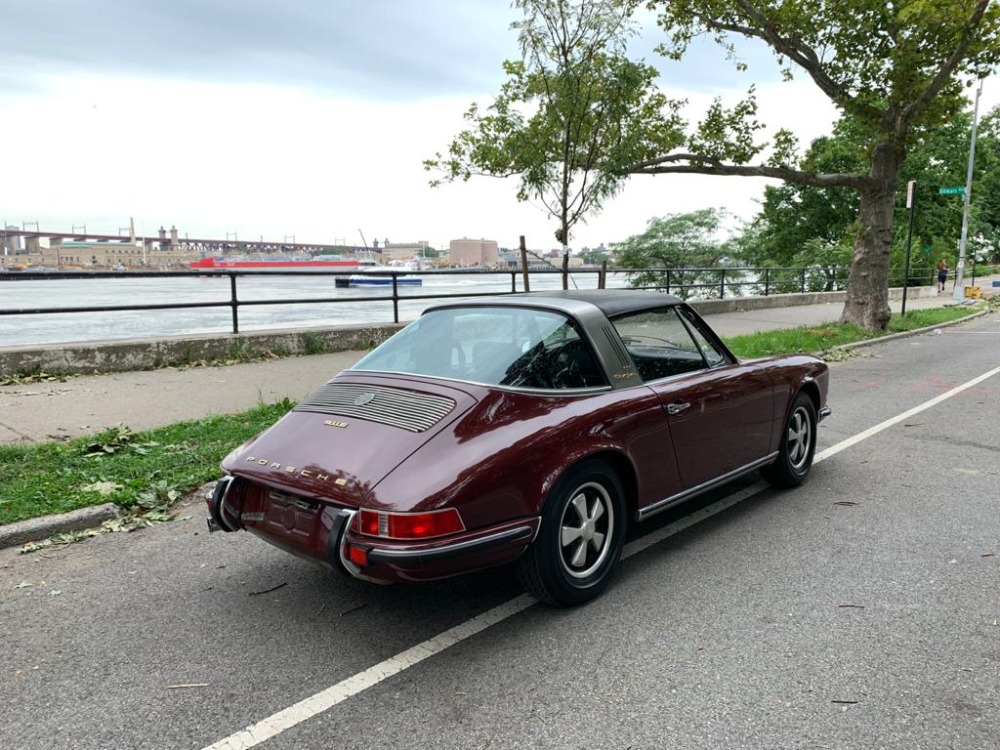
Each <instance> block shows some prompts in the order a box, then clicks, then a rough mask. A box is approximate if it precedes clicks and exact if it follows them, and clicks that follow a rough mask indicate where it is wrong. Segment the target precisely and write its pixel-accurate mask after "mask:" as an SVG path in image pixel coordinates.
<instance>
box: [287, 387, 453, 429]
mask: <svg viewBox="0 0 1000 750" xmlns="http://www.w3.org/2000/svg"><path fill="white" fill-rule="evenodd" d="M454 408H455V402H454V401H453V400H451V399H450V398H445V397H444V396H434V395H431V394H427V393H415V392H413V391H406V390H402V389H399V388H385V387H381V386H371V385H348V384H346V383H327V384H326V385H324V386H322V387H321V388H319V389H317V390H315V391H313V392H312V393H310V394H309V395H308V396H306V398H305V399H304V400H303V401H302V402H300V403H299V405H298V406H296V407H295V409H294V411H309V412H317V413H320V414H331V415H336V416H342V417H356V418H358V419H367V420H368V421H370V422H378V423H380V424H385V425H390V426H392V427H399V428H401V429H404V430H409V431H410V432H424V431H425V430H429V429H430V428H431V427H433V426H434V425H435V424H437V423H438V422H439V421H441V420H442V419H444V417H445V416H447V415H448V413H449V412H450V411H451V410H452V409H454Z"/></svg>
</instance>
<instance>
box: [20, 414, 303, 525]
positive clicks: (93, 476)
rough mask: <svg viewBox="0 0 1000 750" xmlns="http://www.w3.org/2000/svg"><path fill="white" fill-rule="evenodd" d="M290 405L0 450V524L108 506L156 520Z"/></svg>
mask: <svg viewBox="0 0 1000 750" xmlns="http://www.w3.org/2000/svg"><path fill="white" fill-rule="evenodd" d="M292 406H294V404H292V402H290V401H289V400H287V399H285V400H283V401H281V402H279V403H276V404H266V405H264V404H262V405H260V406H257V407H254V408H253V409H250V410H249V411H247V412H244V413H242V414H237V415H233V416H229V415H225V416H215V417H209V418H206V419H202V420H198V421H195V422H182V423H179V424H175V425H171V426H169V427H162V428H159V429H155V430H149V431H146V432H138V433H137V432H132V431H131V430H130V429H129V428H128V427H126V426H124V425H122V426H119V427H116V428H112V429H110V430H105V431H104V432H102V433H100V434H99V435H97V436H93V437H85V438H78V439H76V440H70V441H67V442H65V443H55V442H53V443H42V444H40V445H32V446H21V445H17V446H0V524H4V523H10V522H13V521H20V520H24V519H26V518H35V517H38V516H42V515H47V514H50V513H63V512H65V511H68V510H74V509H76V508H83V507H87V506H90V505H100V504H101V503H106V502H113V503H117V504H118V505H119V506H121V507H122V508H126V509H130V508H134V509H136V510H135V512H134V513H135V514H140V515H144V517H145V518H146V519H147V520H157V518H158V516H156V515H155V513H154V515H153V516H150V515H149V512H150V511H156V512H165V510H166V508H165V507H164V506H165V505H169V504H172V502H173V501H174V500H176V495H174V493H184V492H188V491H190V490H192V489H194V488H196V487H198V486H200V485H201V484H204V483H205V482H207V481H209V480H211V479H213V478H215V477H217V476H218V472H219V462H220V461H221V460H222V458H223V457H224V456H225V455H226V454H227V453H228V452H229V451H230V450H232V449H233V448H234V447H236V446H237V445H239V444H240V443H242V442H244V441H245V440H247V439H249V438H250V437H252V436H253V435H255V434H256V433H258V432H260V431H261V430H263V429H264V428H265V427H268V426H269V425H271V424H273V423H274V422H275V421H276V420H277V419H278V418H280V417H281V416H282V415H284V414H285V413H286V412H287V411H288V410H289V409H291V408H292ZM124 518H125V519H126V520H127V519H129V518H132V515H130V514H126V515H125V516H124ZM136 523H139V524H142V523H144V522H143V521H136Z"/></svg>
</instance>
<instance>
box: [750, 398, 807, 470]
mask: <svg viewBox="0 0 1000 750" xmlns="http://www.w3.org/2000/svg"><path fill="white" fill-rule="evenodd" d="M814 453H816V406H815V405H814V404H813V401H812V399H811V398H809V396H808V395H806V394H805V393H799V394H798V395H797V396H796V397H795V401H793V402H792V408H791V409H790V410H789V412H788V418H787V419H786V420H785V427H784V429H783V430H782V433H781V447H780V449H779V450H778V457H777V458H776V459H775V461H774V463H772V464H768V465H767V466H765V467H764V468H763V469H761V470H760V474H761V476H762V477H764V480H765V481H767V482H768V483H770V484H772V485H774V486H775V487H798V486H799V485H800V484H802V483H803V482H804V481H805V479H806V477H807V476H808V475H809V470H810V469H811V468H812V463H813V454H814Z"/></svg>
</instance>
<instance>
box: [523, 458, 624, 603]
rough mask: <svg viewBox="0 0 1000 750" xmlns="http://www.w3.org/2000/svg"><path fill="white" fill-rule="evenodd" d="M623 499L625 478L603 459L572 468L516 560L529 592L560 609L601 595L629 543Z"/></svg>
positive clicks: (544, 508)
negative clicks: (536, 531) (626, 539)
mask: <svg viewBox="0 0 1000 750" xmlns="http://www.w3.org/2000/svg"><path fill="white" fill-rule="evenodd" d="M624 498H625V493H624V490H623V489H622V485H621V481H619V479H618V476H617V475H616V474H615V472H614V470H613V469H612V468H611V467H610V466H608V465H607V464H606V463H604V462H603V461H597V460H591V461H585V462H583V463H581V464H578V465H577V466H574V467H573V468H572V469H570V470H569V471H568V472H567V473H566V474H565V475H564V476H563V477H562V479H561V480H560V481H559V482H558V484H557V485H556V486H555V487H554V488H553V490H552V492H551V493H550V494H549V497H548V498H547V499H546V501H545V505H544V506H543V507H542V522H541V528H540V529H539V532H538V537H537V538H536V539H535V541H534V542H533V543H532V545H531V546H530V547H529V548H528V549H527V550H526V551H525V553H524V554H523V555H522V556H521V558H520V559H519V560H518V564H517V575H518V578H519V579H520V580H521V583H522V584H523V585H524V587H525V588H526V589H527V590H528V592H529V593H531V594H532V595H534V596H535V597H536V598H537V599H538V600H539V601H542V602H544V603H546V604H551V605H554V606H558V607H570V606H573V605H576V604H582V603H583V602H586V601H589V600H591V599H593V598H594V597H596V596H597V595H598V594H600V593H601V591H603V590H604V587H605V586H607V584H608V581H609V580H610V579H611V576H612V574H613V573H614V571H615V569H616V568H617V567H618V560H619V558H620V557H621V553H622V546H623V545H624V542H625V526H626V518H625V499H624Z"/></svg>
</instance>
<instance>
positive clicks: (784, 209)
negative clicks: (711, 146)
mask: <svg viewBox="0 0 1000 750" xmlns="http://www.w3.org/2000/svg"><path fill="white" fill-rule="evenodd" d="M997 114H998V112H997V110H994V111H993V112H991V113H989V114H987V115H986V117H985V118H984V120H983V127H981V128H980V131H979V136H978V138H977V141H978V145H977V149H976V164H975V170H974V174H975V179H974V180H973V189H972V195H973V196H974V201H973V203H972V222H971V236H972V237H975V238H979V237H980V236H981V237H982V239H983V241H984V242H985V243H987V244H989V243H990V241H991V239H992V238H993V237H995V236H996V235H997V229H1000V225H998V223H997V220H998V219H1000V212H997V211H996V207H997V206H998V205H1000V195H997V189H996V188H997V186H998V185H1000V158H998V157H1000V151H998V149H997V134H996V132H995V127H996V125H995V123H996V117H997ZM971 125H972V115H971V113H970V112H961V113H959V114H958V115H956V116H955V117H954V118H952V119H951V120H950V121H949V122H947V123H945V124H943V125H942V126H940V127H938V128H935V129H934V130H933V131H932V132H931V133H930V134H929V135H928V137H927V138H926V139H925V140H924V141H923V142H922V143H919V144H917V145H916V146H914V147H913V148H911V149H910V150H909V152H908V153H907V156H906V160H905V161H904V162H903V165H902V166H901V167H900V173H899V179H900V183H901V184H904V183H906V182H908V181H909V180H915V181H916V190H915V193H914V200H915V204H916V208H915V213H914V222H913V242H912V252H911V262H910V277H911V279H923V280H927V283H930V279H932V277H933V275H934V273H935V271H934V267H935V266H936V264H937V262H938V260H939V259H940V258H941V257H945V258H947V260H948V263H949V265H950V266H951V267H954V266H955V262H956V259H957V254H958V239H959V234H960V230H961V224H962V200H961V197H960V196H953V195H941V194H939V192H938V189H939V188H941V187H944V186H954V185H962V184H964V182H965V171H966V164H967V158H968V152H969V137H970V129H971ZM863 158H864V141H863V138H861V137H860V135H859V131H858V129H857V128H856V127H853V126H852V124H851V122H850V121H849V119H848V118H842V119H841V120H839V121H838V122H837V123H836V124H835V125H834V130H833V134H831V135H829V136H822V137H820V138H817V139H815V140H814V141H813V142H812V144H811V145H810V147H809V149H808V151H807V152H806V154H805V156H804V158H803V160H802V164H803V168H806V169H809V170H812V171H817V172H821V173H831V172H841V173H842V172H852V171H860V170H861V169H863V168H864V162H863ZM904 198H905V195H903V194H901V191H897V198H896V199H897V208H899V209H900V210H903V206H904ZM857 216H858V194H857V193H856V192H855V191H853V190H850V189H848V188H826V189H823V188H816V187H811V186H809V185H798V184H794V183H788V182H786V183H783V184H780V185H776V186H772V185H769V186H767V187H766V188H765V189H764V200H763V202H762V204H761V211H760V213H759V214H758V215H757V216H756V217H755V218H754V220H753V222H752V225H751V226H752V229H753V239H752V241H747V242H744V243H742V244H743V246H744V249H743V250H742V251H741V255H740V256H739V257H740V259H741V260H742V261H743V262H744V263H746V264H748V265H751V266H776V267H780V266H814V267H819V268H821V269H822V270H823V273H824V275H825V277H826V280H827V284H826V288H833V283H834V282H835V281H838V280H839V279H838V276H839V274H840V273H841V269H844V268H846V267H847V266H848V265H849V264H850V260H851V257H852V251H853V248H852V247H851V245H850V242H849V240H850V238H851V237H853V236H855V233H856V232H855V226H856V221H857ZM748 231H749V230H748ZM906 240H907V222H905V221H900V222H896V223H895V225H894V228H893V245H892V254H891V259H892V260H891V265H892V269H893V273H892V279H891V283H893V284H897V283H902V272H903V268H904V265H905V259H906Z"/></svg>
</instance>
